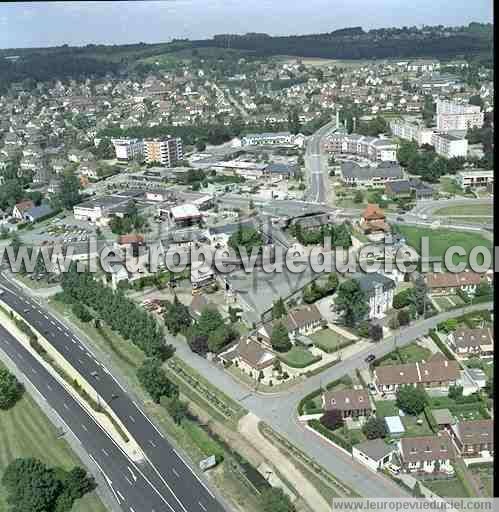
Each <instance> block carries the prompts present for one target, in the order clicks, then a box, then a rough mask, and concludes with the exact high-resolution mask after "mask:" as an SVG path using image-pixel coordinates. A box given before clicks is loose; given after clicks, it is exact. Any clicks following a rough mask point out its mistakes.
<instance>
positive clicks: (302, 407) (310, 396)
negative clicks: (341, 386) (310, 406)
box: [298, 388, 322, 416]
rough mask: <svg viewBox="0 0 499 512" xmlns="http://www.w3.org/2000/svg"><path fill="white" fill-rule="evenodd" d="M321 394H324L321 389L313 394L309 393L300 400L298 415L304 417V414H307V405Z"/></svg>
mask: <svg viewBox="0 0 499 512" xmlns="http://www.w3.org/2000/svg"><path fill="white" fill-rule="evenodd" d="M321 393H322V389H320V388H319V389H316V390H315V391H312V393H309V394H308V395H306V396H304V397H303V398H302V399H301V400H300V403H299V404H298V415H299V416H302V415H303V414H305V404H306V403H307V402H308V401H309V400H313V399H314V398H315V397H317V396H319V395H320V394H321Z"/></svg>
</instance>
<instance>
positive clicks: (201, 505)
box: [198, 501, 206, 512]
mask: <svg viewBox="0 0 499 512" xmlns="http://www.w3.org/2000/svg"><path fill="white" fill-rule="evenodd" d="M198 503H199V506H200V507H201V508H202V509H203V510H204V511H205V512H206V507H205V506H204V505H203V504H202V503H201V502H200V501H198Z"/></svg>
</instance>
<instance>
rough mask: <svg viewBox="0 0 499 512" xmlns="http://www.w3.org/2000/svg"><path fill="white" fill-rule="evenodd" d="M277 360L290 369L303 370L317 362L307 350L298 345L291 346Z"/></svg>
mask: <svg viewBox="0 0 499 512" xmlns="http://www.w3.org/2000/svg"><path fill="white" fill-rule="evenodd" d="M279 359H281V361H282V362H283V363H284V364H287V365H288V366H291V367H292V368H305V367H307V366H310V365H311V364H313V363H315V362H317V361H318V360H319V359H318V358H317V357H316V356H314V355H312V353H311V352H310V351H309V350H308V349H307V348H305V347H301V346H299V345H293V347H292V348H291V350H289V351H288V352H285V353H283V354H279Z"/></svg>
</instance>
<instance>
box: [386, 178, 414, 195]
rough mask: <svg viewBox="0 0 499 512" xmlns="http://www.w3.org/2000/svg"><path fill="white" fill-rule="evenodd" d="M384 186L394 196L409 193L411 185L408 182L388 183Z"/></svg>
mask: <svg viewBox="0 0 499 512" xmlns="http://www.w3.org/2000/svg"><path fill="white" fill-rule="evenodd" d="M386 186H387V187H389V188H390V189H391V190H392V192H394V193H395V194H404V193H408V192H410V191H411V184H410V182H409V181H408V180H400V181H390V183H387V184H386Z"/></svg>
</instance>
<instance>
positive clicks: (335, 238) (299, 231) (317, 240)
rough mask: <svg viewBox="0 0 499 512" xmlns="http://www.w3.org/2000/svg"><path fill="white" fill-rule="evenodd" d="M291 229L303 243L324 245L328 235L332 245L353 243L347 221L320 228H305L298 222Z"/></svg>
mask: <svg viewBox="0 0 499 512" xmlns="http://www.w3.org/2000/svg"><path fill="white" fill-rule="evenodd" d="M289 230H290V233H291V235H292V236H294V237H295V238H296V239H297V240H298V242H300V243H301V244H302V245H318V244H321V245H323V244H324V239H325V238H326V237H330V238H331V247H343V248H348V247H351V245H352V236H351V230H350V227H349V225H348V224H346V223H343V224H338V225H334V224H328V225H324V226H321V227H320V228H318V229H304V228H302V226H301V224H298V223H296V224H293V225H292V226H291V227H290V228H289Z"/></svg>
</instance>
